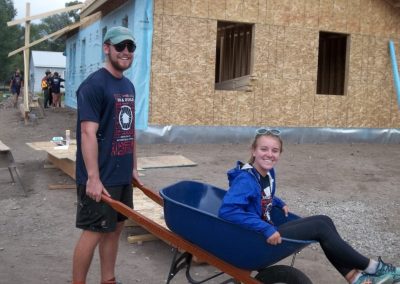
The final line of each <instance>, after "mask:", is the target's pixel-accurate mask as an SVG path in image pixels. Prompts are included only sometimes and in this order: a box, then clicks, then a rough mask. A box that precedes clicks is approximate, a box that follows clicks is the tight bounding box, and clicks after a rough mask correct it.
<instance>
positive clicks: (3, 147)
mask: <svg viewBox="0 0 400 284" xmlns="http://www.w3.org/2000/svg"><path fill="white" fill-rule="evenodd" d="M0 151H1V152H3V151H10V147H8V146H7V145H6V144H4V143H3V142H2V141H1V140H0Z"/></svg>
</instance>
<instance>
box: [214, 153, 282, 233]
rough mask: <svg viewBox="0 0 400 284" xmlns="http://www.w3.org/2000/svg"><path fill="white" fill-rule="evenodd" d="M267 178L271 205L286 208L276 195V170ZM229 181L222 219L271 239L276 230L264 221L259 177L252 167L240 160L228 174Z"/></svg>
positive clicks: (220, 214) (222, 207) (222, 209)
mask: <svg viewBox="0 0 400 284" xmlns="http://www.w3.org/2000/svg"><path fill="white" fill-rule="evenodd" d="M268 175H269V176H270V183H271V184H270V186H271V196H272V206H277V207H279V208H283V206H285V202H283V201H282V200H281V199H280V198H278V197H276V196H275V188H276V183H275V171H274V169H271V170H270V171H269V172H268ZM228 180H229V190H228V192H227V193H226V194H225V197H224V199H223V201H222V205H221V208H220V209H219V214H218V215H219V217H221V218H222V219H225V220H228V221H230V222H232V223H236V224H239V225H241V226H243V227H245V228H248V229H251V230H255V231H257V232H260V233H262V234H263V235H264V236H265V238H266V239H268V238H269V237H270V236H271V235H272V234H274V233H275V232H276V231H277V229H276V227H275V226H273V225H271V224H270V223H268V222H266V221H264V220H263V219H262V208H261V198H262V196H261V190H262V189H261V185H260V182H259V180H260V174H259V173H258V172H257V171H256V169H254V168H253V167H252V166H251V165H250V164H243V163H242V162H240V161H238V162H237V165H236V167H235V168H233V169H231V170H229V171H228Z"/></svg>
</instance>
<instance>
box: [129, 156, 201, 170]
mask: <svg viewBox="0 0 400 284" xmlns="http://www.w3.org/2000/svg"><path fill="white" fill-rule="evenodd" d="M137 162H138V166H139V167H140V168H142V169H150V168H170V167H191V166H196V165H197V164H196V163H195V162H193V161H191V160H189V159H187V158H185V157H184V156H181V155H170V156H156V157H140V158H138V159H137Z"/></svg>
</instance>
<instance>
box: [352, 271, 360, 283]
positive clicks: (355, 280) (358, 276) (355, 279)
mask: <svg viewBox="0 0 400 284" xmlns="http://www.w3.org/2000/svg"><path fill="white" fill-rule="evenodd" d="M361 275H362V274H361V272H358V273H357V274H356V276H354V279H353V281H351V284H354V283H356V282H357V280H358V278H360V277H361Z"/></svg>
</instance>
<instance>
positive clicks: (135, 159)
mask: <svg viewBox="0 0 400 284" xmlns="http://www.w3.org/2000/svg"><path fill="white" fill-rule="evenodd" d="M135 137H136V135H135ZM132 152H133V172H132V177H133V179H134V180H135V181H137V182H138V183H139V184H141V185H143V183H142V182H141V181H140V180H139V172H138V170H137V156H136V138H135V139H134V140H133V151H132Z"/></svg>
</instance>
